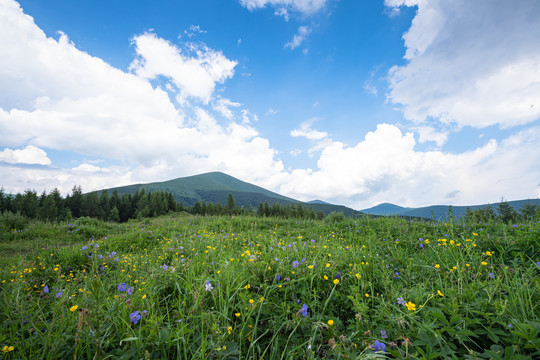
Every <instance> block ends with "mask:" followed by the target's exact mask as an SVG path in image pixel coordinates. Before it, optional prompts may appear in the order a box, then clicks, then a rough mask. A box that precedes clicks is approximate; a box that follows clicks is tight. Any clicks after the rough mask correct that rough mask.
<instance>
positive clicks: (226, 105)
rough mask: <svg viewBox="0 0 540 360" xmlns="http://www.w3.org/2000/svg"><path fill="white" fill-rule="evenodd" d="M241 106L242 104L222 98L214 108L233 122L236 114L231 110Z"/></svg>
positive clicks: (216, 102)
mask: <svg viewBox="0 0 540 360" xmlns="http://www.w3.org/2000/svg"><path fill="white" fill-rule="evenodd" d="M240 105H242V104H240V103H237V102H233V101H231V100H229V99H224V98H222V97H219V98H218V99H217V100H216V101H215V103H214V104H213V108H214V110H216V111H217V112H219V113H220V114H221V115H223V116H224V117H225V118H227V119H229V120H232V118H233V117H234V114H233V112H232V110H231V109H230V108H231V107H233V108H237V107H239V106H240Z"/></svg>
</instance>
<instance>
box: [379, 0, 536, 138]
mask: <svg viewBox="0 0 540 360" xmlns="http://www.w3.org/2000/svg"><path fill="white" fill-rule="evenodd" d="M386 5H387V6H392V7H397V6H418V10H417V14H416V16H415V17H414V19H413V22H412V25H411V27H410V29H409V30H408V32H406V33H405V34H404V35H403V38H404V40H405V46H406V48H407V50H406V52H405V56H404V58H405V59H406V60H407V64H406V65H403V66H394V67H393V68H392V69H391V70H390V72H389V84H390V92H389V95H388V99H389V101H391V102H392V103H394V104H400V105H401V106H402V109H403V113H404V115H405V117H406V118H407V119H409V120H412V121H414V122H417V123H420V122H425V121H428V120H429V119H430V118H434V119H437V120H440V121H442V122H444V123H455V124H457V125H458V126H459V127H461V126H466V125H468V126H473V127H476V128H482V127H487V126H490V125H494V124H497V125H499V126H500V127H502V128H508V127H512V126H516V125H520V124H526V123H530V122H532V121H534V120H536V119H538V118H540V86H539V85H538V84H539V83H540V42H539V41H538V36H539V34H540V16H539V14H540V12H539V8H538V2H537V1H535V0H523V1H467V0H456V1H442V0H415V1H414V0H386Z"/></svg>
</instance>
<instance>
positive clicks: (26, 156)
mask: <svg viewBox="0 0 540 360" xmlns="http://www.w3.org/2000/svg"><path fill="white" fill-rule="evenodd" d="M0 161H4V162H7V163H10V164H38V165H50V164H51V160H50V159H49V158H48V157H47V153H46V152H45V151H43V150H41V149H40V148H37V147H35V146H32V145H29V146H27V147H25V148H24V149H22V150H11V149H9V148H6V149H4V150H3V151H0Z"/></svg>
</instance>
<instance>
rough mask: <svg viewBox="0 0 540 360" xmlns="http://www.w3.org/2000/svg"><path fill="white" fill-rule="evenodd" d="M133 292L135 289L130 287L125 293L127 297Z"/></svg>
mask: <svg viewBox="0 0 540 360" xmlns="http://www.w3.org/2000/svg"><path fill="white" fill-rule="evenodd" d="M133 290H135V287H133V286H132V287H130V288H128V289H127V291H126V292H127V294H128V295H131V294H132V293H133Z"/></svg>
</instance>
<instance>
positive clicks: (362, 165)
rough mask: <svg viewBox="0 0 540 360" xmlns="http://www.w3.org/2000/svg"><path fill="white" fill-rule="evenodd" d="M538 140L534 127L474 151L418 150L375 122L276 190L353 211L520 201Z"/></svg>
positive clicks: (532, 173)
mask: <svg viewBox="0 0 540 360" xmlns="http://www.w3.org/2000/svg"><path fill="white" fill-rule="evenodd" d="M539 138H540V128H539V127H536V128H533V129H530V130H527V131H523V132H520V133H518V134H515V135H513V136H511V137H509V138H508V139H506V140H504V141H502V142H500V143H497V141H495V140H489V141H487V142H486V143H485V145H483V146H481V147H478V148H476V149H474V150H471V151H466V152H464V153H460V154H452V153H446V152H442V151H418V150H416V149H415V145H416V142H415V140H414V135H413V133H410V132H409V133H405V134H403V133H402V132H401V130H400V129H399V128H397V127H396V126H394V125H390V124H379V125H378V126H377V128H376V130H375V131H372V132H369V133H368V134H367V135H366V136H365V138H364V140H363V141H361V142H359V143H358V144H356V145H355V146H352V147H348V146H345V145H344V144H343V143H341V142H338V141H336V142H333V143H332V144H331V145H329V146H327V147H326V148H325V149H324V150H323V151H322V153H321V156H320V158H319V161H318V163H317V165H318V169H317V170H315V171H308V170H303V169H297V170H293V171H292V173H291V178H294V179H295V181H289V182H286V183H283V184H282V185H281V187H280V190H281V192H282V193H285V194H287V195H288V196H292V197H296V198H299V199H303V200H309V199H310V198H312V197H313V194H317V195H318V196H319V197H320V198H323V199H326V200H329V201H334V202H336V203H345V204H349V205H350V206H353V207H356V208H364V207H368V206H367V205H368V204H369V206H371V205H375V204H377V203H380V202H384V201H392V202H395V203H398V204H401V205H404V206H421V205H432V204H438V203H445V202H446V201H447V199H446V198H445V195H444V194H450V193H452V194H453V199H452V203H453V204H461V205H470V204H474V203H479V204H482V203H484V202H485V201H486V200H485V199H491V201H496V200H497V199H498V198H499V197H500V196H503V195H504V196H505V197H506V198H510V199H519V198H525V197H529V196H531V195H532V192H536V193H538V192H539V191H540V187H539V186H538V185H537V184H536V183H535V179H538V178H539V177H540V167H539V166H538V162H537V161H536V160H535V159H538V158H540V149H539V148H538V146H537V145H535V143H537V141H538V139H539ZM523 154H528V155H527V158H524V157H523ZM529 156H530V157H529ZM521 174H527V176H526V177H523V176H521ZM494 179H497V180H494ZM486 184H490V186H486ZM517 184H519V185H517ZM456 190H459V191H458V192H456Z"/></svg>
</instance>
